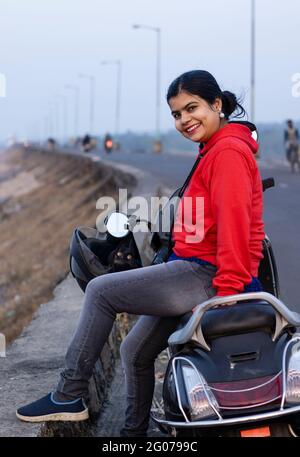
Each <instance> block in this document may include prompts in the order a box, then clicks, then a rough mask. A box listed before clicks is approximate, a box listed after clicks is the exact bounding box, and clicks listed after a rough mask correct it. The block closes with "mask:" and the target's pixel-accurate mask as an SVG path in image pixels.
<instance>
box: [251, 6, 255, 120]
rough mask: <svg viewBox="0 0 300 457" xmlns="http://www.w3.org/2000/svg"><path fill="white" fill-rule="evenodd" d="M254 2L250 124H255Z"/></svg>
mask: <svg viewBox="0 0 300 457" xmlns="http://www.w3.org/2000/svg"><path fill="white" fill-rule="evenodd" d="M255 6H256V5H255V0H251V122H255V82H256V81H255V51H256V49H255V44H256V43H255Z"/></svg>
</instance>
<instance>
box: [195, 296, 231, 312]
mask: <svg viewBox="0 0 300 457" xmlns="http://www.w3.org/2000/svg"><path fill="white" fill-rule="evenodd" d="M216 298H221V297H216ZM236 304H237V302H236V301H230V302H229V303H222V304H221V305H216V306H213V307H212V308H211V309H218V308H225V307H227V306H233V305H236ZM198 306H199V305H197V306H195V307H194V308H193V309H192V312H193V313H194V312H195V311H196V309H197V308H198Z"/></svg>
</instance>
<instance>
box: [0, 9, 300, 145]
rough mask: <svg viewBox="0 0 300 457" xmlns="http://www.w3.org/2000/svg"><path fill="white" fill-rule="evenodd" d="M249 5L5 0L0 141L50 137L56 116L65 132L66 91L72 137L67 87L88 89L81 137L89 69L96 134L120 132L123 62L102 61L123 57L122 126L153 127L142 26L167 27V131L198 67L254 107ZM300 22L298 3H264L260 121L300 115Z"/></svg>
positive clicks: (148, 47) (150, 54)
mask: <svg viewBox="0 0 300 457" xmlns="http://www.w3.org/2000/svg"><path fill="white" fill-rule="evenodd" d="M250 5H251V0H226V1H224V0H209V1H203V0H189V1H186V2H184V1H182V0H115V1H111V0H108V1H107V0H0V33H1V48H0V50H1V52H0V74H2V75H4V76H5V79H6V97H5V98H1V90H0V119H1V122H0V140H3V139H6V138H8V137H10V136H13V135H15V136H16V137H18V138H19V139H20V138H33V137H35V138H38V139H39V138H43V137H45V136H46V135H48V134H49V128H50V124H49V122H50V121H49V119H52V124H53V127H52V128H53V129H55V132H53V133H56V134H58V135H62V134H63V132H64V130H65V129H64V124H63V102H62V99H61V96H62V95H63V96H65V97H67V125H66V133H67V134H68V135H72V134H73V133H74V128H75V125H74V94H73V93H72V91H70V90H66V89H65V87H64V86H65V84H73V85H74V84H75V85H78V86H79V90H80V103H79V106H80V109H79V132H78V133H79V134H83V133H85V132H87V131H88V130H89V103H90V98H89V84H88V80H87V79H80V78H79V77H78V74H79V73H80V72H81V73H86V74H89V75H93V76H94V77H95V80H96V89H95V98H94V107H95V115H94V116H95V120H94V132H92V133H93V134H99V135H103V134H104V133H105V132H107V131H110V132H112V131H114V128H115V110H116V74H117V72H116V69H117V67H116V65H106V66H103V65H100V63H101V61H103V60H109V59H120V60H121V61H122V87H121V106H120V108H121V113H120V131H121V132H125V131H127V130H131V131H136V132H152V131H154V130H155V103H156V34H155V33H154V32H153V31H151V30H145V29H139V30H134V29H133V28H132V24H134V23H138V24H144V25H150V26H155V27H160V28H161V37H162V48H161V89H160V99H161V128H162V130H169V129H172V128H173V120H172V117H171V116H170V112H169V108H168V105H167V103H166V101H165V94H166V91H167V87H168V85H169V84H170V83H171V82H172V80H173V79H175V78H176V77H177V76H178V75H179V74H181V73H183V72H185V71H189V70H192V69H204V70H208V71H210V72H211V73H212V74H213V75H214V76H215V77H216V79H217V81H218V82H219V84H220V86H221V88H222V89H223V90H231V91H233V92H235V93H236V94H237V95H238V96H243V97H244V106H245V108H246V110H249V94H250V23H251V21H250V19H251V15H250V11H251V8H250ZM299 18H300V2H299V0H285V1H284V2H283V1H279V0H276V1H274V0H256V78H257V90H256V119H255V120H256V121H257V122H283V121H284V120H285V119H286V118H290V117H291V118H294V119H299V118H300V115H299V113H300V97H296V96H295V91H294V93H293V91H292V86H293V83H292V77H293V75H295V74H297V73H300V60H299V58H298V55H299V48H300V36H299V34H298V30H299ZM299 79H300V76H299ZM0 81H1V79H0ZM293 94H294V96H293ZM296 94H297V91H296ZM299 95H300V93H299ZM50 113H51V114H50ZM55 113H56V114H55Z"/></svg>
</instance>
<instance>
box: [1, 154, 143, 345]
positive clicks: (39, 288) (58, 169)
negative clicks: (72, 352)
mask: <svg viewBox="0 0 300 457" xmlns="http://www.w3.org/2000/svg"><path fill="white" fill-rule="evenodd" d="M134 184H135V179H134V178H133V177H132V176H131V175H129V174H126V173H123V172H121V171H118V170H113V171H112V170H111V168H110V167H108V166H107V165H105V164H103V163H101V162H92V161H91V160H90V159H89V158H85V157H79V156H78V157H76V156H73V155H65V154H61V153H58V152H51V153H50V152H47V151H40V150H25V149H13V150H9V151H7V152H6V153H5V154H1V158H0V258H1V262H0V332H2V333H4V334H5V336H6V338H7V341H11V340H12V339H14V338H15V337H16V336H18V335H19V334H20V332H21V331H22V329H23V327H24V326H25V325H27V324H28V322H29V321H30V320H31V318H32V315H33V313H34V312H35V310H36V309H37V307H38V306H39V305H40V304H41V303H43V302H47V301H49V300H50V299H51V298H52V291H53V289H54V287H55V285H56V284H57V283H58V282H60V281H61V280H62V279H63V278H64V277H65V276H66V275H67V273H68V271H69V264H68V260H69V259H68V251H69V241H70V236H71V234H72V232H73V229H74V228H75V227H76V226H79V225H89V226H95V222H96V218H97V216H98V215H99V212H100V211H99V210H97V209H96V201H97V200H98V198H100V197H101V196H104V195H110V196H112V197H115V198H116V199H117V196H118V189H119V187H123V188H128V189H130V188H131V187H132V186H133V185H134Z"/></svg>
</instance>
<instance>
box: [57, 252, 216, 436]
mask: <svg viewBox="0 0 300 457" xmlns="http://www.w3.org/2000/svg"><path fill="white" fill-rule="evenodd" d="M215 274H216V268H215V267H213V266H209V265H207V266H206V265H205V266H203V265H199V264H198V263H196V262H190V261H185V260H175V261H172V262H168V263H162V264H159V265H152V266H149V267H144V268H140V269H136V270H130V271H124V272H120V273H112V274H108V275H104V276H99V277H97V278H95V279H93V280H92V281H91V282H90V283H89V284H88V286H87V289H86V292H85V299H84V305H83V309H82V312H81V315H80V319H79V323H78V327H77V330H76V332H75V335H74V337H73V339H72V342H71V344H70V346H69V348H68V351H67V354H66V359H65V369H64V370H63V372H62V373H61V377H60V381H59V383H58V386H57V392H56V394H57V396H58V398H61V399H74V398H78V397H83V396H85V395H86V393H87V390H88V381H89V379H90V377H91V375H92V371H93V367H94V364H95V362H96V360H97V358H98V357H99V355H100V353H101V351H102V348H103V346H104V344H105V342H106V341H107V339H108V336H109V334H110V332H111V329H112V326H113V323H114V320H115V318H116V315H117V313H122V312H127V313H130V314H135V315H142V316H141V317H140V318H139V319H138V321H137V323H136V324H135V325H134V327H133V328H132V330H131V331H130V332H129V334H128V335H127V337H126V338H125V340H124V341H123V343H122V345H121V349H120V352H121V358H122V365H123V369H124V372H125V380H126V395H127V409H126V418H125V425H124V428H123V429H122V431H121V435H122V436H139V435H146V431H147V428H148V423H149V415H150V408H151V402H152V397H153V391H154V380H155V378H154V361H155V359H156V357H157V356H158V354H159V353H160V352H161V351H163V350H164V349H165V348H166V347H167V341H168V337H169V336H170V334H171V333H173V332H174V331H175V329H176V326H177V324H178V322H179V320H180V316H182V315H183V314H185V313H187V312H189V311H191V310H192V308H193V307H194V306H196V305H197V304H199V303H201V302H203V301H205V300H207V298H210V297H212V296H213V295H215V293H216V291H215V290H214V289H213V287H212V279H213V277H214V276H215Z"/></svg>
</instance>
